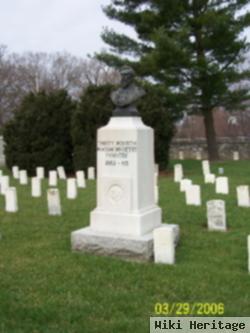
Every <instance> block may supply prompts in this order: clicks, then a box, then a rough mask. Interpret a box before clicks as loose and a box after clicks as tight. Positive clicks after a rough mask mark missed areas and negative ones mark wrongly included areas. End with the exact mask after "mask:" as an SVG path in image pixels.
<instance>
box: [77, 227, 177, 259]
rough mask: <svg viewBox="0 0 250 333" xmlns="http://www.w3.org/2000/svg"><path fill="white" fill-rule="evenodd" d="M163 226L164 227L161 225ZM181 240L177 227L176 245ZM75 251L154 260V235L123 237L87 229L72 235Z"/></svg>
mask: <svg viewBox="0 0 250 333" xmlns="http://www.w3.org/2000/svg"><path fill="white" fill-rule="evenodd" d="M160 226H162V225H160ZM178 240H179V227H178V226H177V225H175V244H177V242H178ZM71 247H72V250H73V251H77V252H85V253H92V254H95V255H102V256H114V257H119V258H123V259H126V260H131V261H144V262H145V261H151V260H153V233H152V232H151V233H148V234H145V235H142V236H122V235H119V234H111V233H102V232H97V231H95V230H93V229H91V227H86V228H83V229H79V230H76V231H73V232H72V233H71Z"/></svg>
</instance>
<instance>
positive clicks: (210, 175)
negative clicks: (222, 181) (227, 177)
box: [204, 173, 216, 184]
mask: <svg viewBox="0 0 250 333" xmlns="http://www.w3.org/2000/svg"><path fill="white" fill-rule="evenodd" d="M204 178H205V183H206V184H214V183H215V178H216V177H215V174H213V173H206V174H205V175H204Z"/></svg>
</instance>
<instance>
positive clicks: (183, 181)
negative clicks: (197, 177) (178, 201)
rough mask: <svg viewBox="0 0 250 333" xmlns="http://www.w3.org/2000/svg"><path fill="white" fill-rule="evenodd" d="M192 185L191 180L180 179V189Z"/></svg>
mask: <svg viewBox="0 0 250 333" xmlns="http://www.w3.org/2000/svg"><path fill="white" fill-rule="evenodd" d="M190 185H192V180H191V179H187V178H184V179H182V180H181V181H180V191H181V192H185V191H186V190H187V188H188V187H189V186H190Z"/></svg>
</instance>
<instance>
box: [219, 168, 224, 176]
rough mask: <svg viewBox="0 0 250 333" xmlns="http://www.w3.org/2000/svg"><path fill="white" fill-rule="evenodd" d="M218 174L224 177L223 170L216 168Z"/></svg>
mask: <svg viewBox="0 0 250 333" xmlns="http://www.w3.org/2000/svg"><path fill="white" fill-rule="evenodd" d="M218 174H219V175H224V168H222V167H220V168H218Z"/></svg>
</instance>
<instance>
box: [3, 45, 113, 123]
mask: <svg viewBox="0 0 250 333" xmlns="http://www.w3.org/2000/svg"><path fill="white" fill-rule="evenodd" d="M118 77H119V74H118V73H117V72H116V71H115V70H114V69H112V68H110V67H108V66H107V65H105V64H104V63H102V62H100V61H98V60H96V59H94V58H88V59H83V58H80V57H76V56H73V55H71V54H70V53H67V52H63V53H60V52H58V53H51V54H48V53H42V52H39V53H34V52H26V53H23V54H17V53H8V52H7V47H6V46H4V45H2V46H1V45H0V127H1V126H2V125H3V124H4V122H5V121H6V120H8V119H9V118H10V117H11V115H12V114H13V112H14V110H15V109H16V108H17V107H18V105H19V104H20V102H21V100H22V98H23V97H24V96H25V95H26V94H27V93H29V92H38V91H41V90H43V91H46V92H49V91H53V90H57V89H65V90H67V91H68V92H69V94H70V95H71V96H72V97H73V98H74V99H78V98H79V96H80V95H81V94H82V92H83V91H84V90H85V89H86V88H87V87H88V86H89V85H91V84H93V85H101V84H105V83H113V84H116V83H117V80H118Z"/></svg>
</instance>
